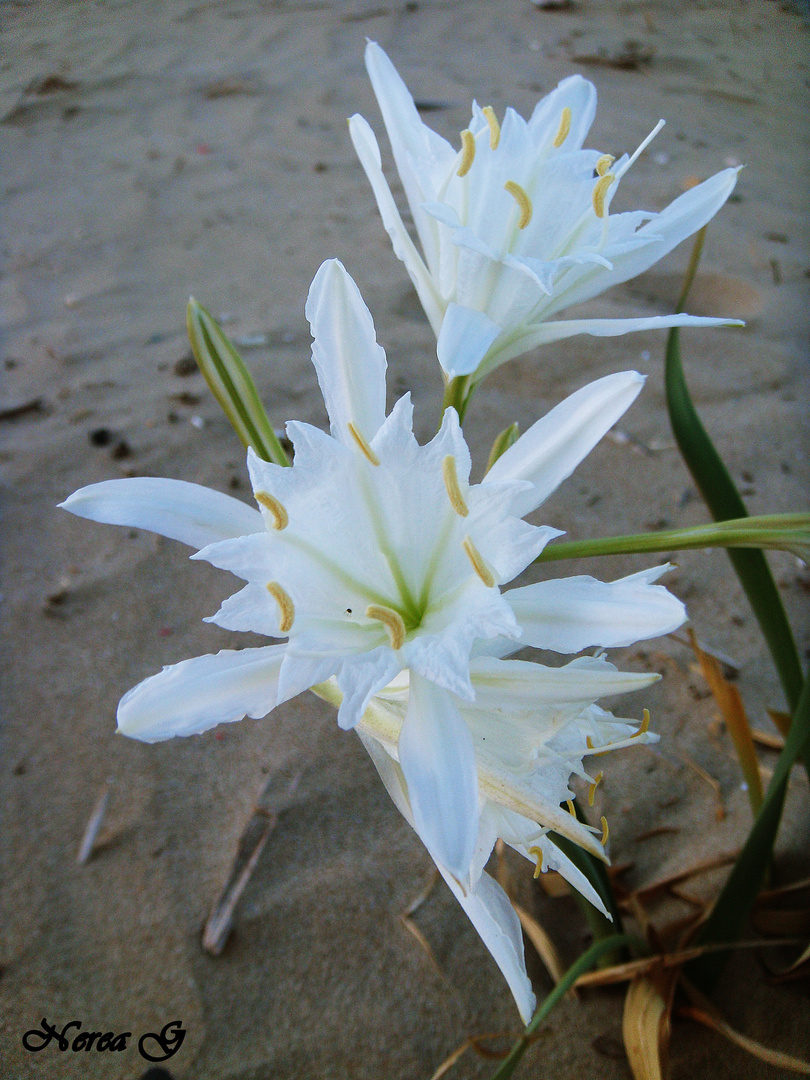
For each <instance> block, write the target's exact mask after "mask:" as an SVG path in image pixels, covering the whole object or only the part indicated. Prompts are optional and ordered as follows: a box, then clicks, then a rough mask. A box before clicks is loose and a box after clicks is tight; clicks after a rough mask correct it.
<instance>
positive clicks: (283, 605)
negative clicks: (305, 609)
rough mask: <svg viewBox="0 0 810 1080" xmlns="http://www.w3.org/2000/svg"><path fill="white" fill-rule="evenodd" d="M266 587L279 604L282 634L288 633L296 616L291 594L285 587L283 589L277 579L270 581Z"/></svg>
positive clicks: (279, 625)
mask: <svg viewBox="0 0 810 1080" xmlns="http://www.w3.org/2000/svg"><path fill="white" fill-rule="evenodd" d="M265 588H266V589H267V591H268V592H269V593H270V595H271V596H272V597H273V599H274V600H275V602H276V603H277V604H278V613H279V620H278V628H279V630H280V631H281V633H282V634H286V633H287V631H288V630H289V629H290V627H291V626H292V624H293V619H294V618H295V607H294V606H293V602H292V600H291V599H290V594H289V593H288V592H287V591H286V590H285V589H282V587H281V586H280V585H279V583H278V582H277V581H268V582H267V585H266V586H265Z"/></svg>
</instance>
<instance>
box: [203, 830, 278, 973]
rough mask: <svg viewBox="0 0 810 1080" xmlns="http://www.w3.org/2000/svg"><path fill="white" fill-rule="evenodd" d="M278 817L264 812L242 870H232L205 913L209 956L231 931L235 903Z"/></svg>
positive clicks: (220, 946) (205, 947)
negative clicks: (263, 823)
mask: <svg viewBox="0 0 810 1080" xmlns="http://www.w3.org/2000/svg"><path fill="white" fill-rule="evenodd" d="M277 821H278V818H277V817H276V815H275V814H271V815H269V816H266V815H265V826H264V829H263V830H262V832H261V834H260V835H259V838H258V840H256V841H255V843H254V846H253V850H252V851H251V853H250V855H249V857H248V860H247V862H246V863H245V865H244V867H243V869H242V871H241V872H240V873H239V874H238V876H237V877H236V879H235V880H234V878H233V873H232V874H231V877H230V878H229V879H228V881H227V882H226V884H225V888H224V889H223V890H222V892H221V893H220V894H219V896H218V897H217V900H216V903H215V904H214V906H213V908H212V909H211V914H210V915H209V916H208V921H207V922H206V924H205V929H204V930H203V936H202V947H203V948H204V949H205V951H206V952H209V953H211V954H212V956H219V954H220V953H221V952H222V950H223V949H224V948H225V943H226V941H227V940H228V935H229V934H230V932H231V926H232V924H233V913H234V911H236V905H237V904H238V903H239V900H240V898H241V896H242V893H243V892H244V891H245V886H246V885H247V883H248V881H250V878H251V875H252V874H253V871H254V870H255V869H256V863H258V861H259V856H260V855H261V853H262V850H263V849H264V845H265V844H266V843H267V838H268V837H269V836H270V833H271V832H272V831H273V829H274V828H275V827H276V823H277Z"/></svg>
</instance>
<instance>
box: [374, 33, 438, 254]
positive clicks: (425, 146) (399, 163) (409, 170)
mask: <svg viewBox="0 0 810 1080" xmlns="http://www.w3.org/2000/svg"><path fill="white" fill-rule="evenodd" d="M365 59H366V69H367V71H368V74H369V78H370V79H371V85H372V86H373V88H374V93H375V94H376V97H377V102H378V103H379V106H380V112H381V113H382V117H383V121H384V123H385V129H386V131H387V132H388V139H389V141H390V143H391V150H392V151H393V154H394V161H395V163H396V167H397V172H398V173H399V177H400V180H401V181H402V186H403V188H404V189H405V197H406V198H407V200H408V203H409V205H410V208H411V214H412V215H413V220H414V224H415V225H416V231H417V233H418V235H419V241H420V243H421V244H422V250H423V251H424V253H425V257H426V259H427V263H428V266H429V267H430V268H431V270H432V271H433V272H434V273H435V271H436V267H437V265H438V239H437V232H436V228H435V225H434V224H433V222H432V221H431V220H430V218H428V216H427V215H426V214H425V213H424V211H423V210H422V208H421V204H422V203H424V202H428V201H431V200H432V199H433V198H434V192H435V191H436V189H437V188H438V186H439V184H440V183H441V181H442V179H443V177H444V176H445V175H446V174H447V172H448V171H449V170H450V169H451V168H452V166H453V164H454V162H455V160H456V158H457V157H458V153H457V151H456V150H455V149H454V148H453V147H452V146H451V145H450V143H448V142H447V141H446V140H445V139H443V138H442V137H441V136H440V135H437V134H436V132H435V131H432V130H431V129H430V128H429V127H428V126H427V125H426V124H423V123H422V121H421V119H420V118H419V113H418V112H417V111H416V106H415V105H414V102H413V98H412V97H411V95H410V92H409V90H408V88H407V86H406V85H405V83H404V82H403V81H402V79H401V78H400V76H399V74H398V73H397V70H396V68H395V67H394V65H393V64H392V63H391V61H390V60H389V59H388V57H387V56H386V55H385V53H384V52H383V50H382V49H381V48H380V46H379V45H377V43H376V42H374V41H369V42H368V44H367V45H366V55H365Z"/></svg>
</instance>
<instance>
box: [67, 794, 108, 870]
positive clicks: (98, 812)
mask: <svg viewBox="0 0 810 1080" xmlns="http://www.w3.org/2000/svg"><path fill="white" fill-rule="evenodd" d="M111 788H112V778H110V779H109V780H107V781H105V783H104V784H102V786H101V791H99V793H98V798H97V799H96V801H95V804H94V805H93V810H92V812H91V814H90V819H89V821H88V822H87V827H86V828H85V830H84V836H83V837H82V842H81V843H80V844H79V853H78V855H77V856H76V862H77V863H78V864H79V866H84V864H85V863H86V862H87V861H88V859H89V858H90V856H91V855H92V854H93V846H94V845H95V842H96V837H97V836H98V830H99V829H100V828H101V822H102V821H103V820H104V815H105V813H106V812H107V803H108V802H109V801H110V790H111Z"/></svg>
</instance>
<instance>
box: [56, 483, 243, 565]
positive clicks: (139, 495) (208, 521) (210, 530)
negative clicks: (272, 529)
mask: <svg viewBox="0 0 810 1080" xmlns="http://www.w3.org/2000/svg"><path fill="white" fill-rule="evenodd" d="M59 505H60V506H61V507H62V509H63V510H69V511H70V512H71V514H76V515H77V517H83V518H89V520H90V521H103V522H106V523H107V524H108V525H129V526H130V528H134V529H149V530H150V531H151V532H156V533H160V535H161V536H168V537H169V539H171V540H179V541H180V542H181V543H182V544H188V545H189V546H190V547H194V548H203V547H206V546H207V545H208V544H213V543H215V542H217V541H219V540H228V539H231V538H233V537H236V536H243V535H245V534H250V533H258V532H264V522H263V520H262V515H261V514H260V513H259V511H258V510H256V509H255V507H252V506H248V505H247V504H246V503H243V502H241V501H240V500H239V499H234V498H232V497H231V496H230V495H223V493H222V492H221V491H214V490H213V489H212V488H207V487H202V485H201V484H189V483H187V482H186V481H185V480H164V479H161V478H158V477H151V476H137V477H133V478H131V479H127V480H103V481H102V482H101V483H100V484H90V485H89V486H88V487H83V488H79V490H78V491H74V493H73V494H72V495H70V496H69V497H68V498H67V499H65V501H64V502H62V503H59Z"/></svg>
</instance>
